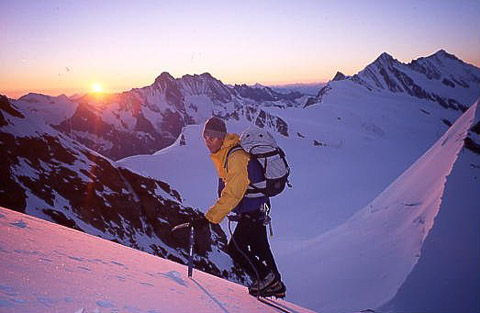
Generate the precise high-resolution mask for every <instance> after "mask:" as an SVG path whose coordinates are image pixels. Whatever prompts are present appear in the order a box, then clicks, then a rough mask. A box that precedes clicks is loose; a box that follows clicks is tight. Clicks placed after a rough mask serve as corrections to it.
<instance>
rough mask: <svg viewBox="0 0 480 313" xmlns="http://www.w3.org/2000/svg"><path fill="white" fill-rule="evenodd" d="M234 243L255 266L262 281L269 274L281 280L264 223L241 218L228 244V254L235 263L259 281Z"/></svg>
mask: <svg viewBox="0 0 480 313" xmlns="http://www.w3.org/2000/svg"><path fill="white" fill-rule="evenodd" d="M233 241H235V243H236V244H237V246H238V248H239V249H241V250H242V251H243V253H244V254H245V255H246V256H247V257H248V258H249V259H250V262H252V264H253V266H255V269H256V270H257V272H258V275H259V276H260V279H263V278H265V276H267V274H268V273H269V272H273V273H274V274H276V275H277V276H278V278H279V279H281V278H280V273H279V272H278V269H277V265H276V264H275V260H274V259H273V255H272V251H271V250H270V245H269V243H268V238H267V229H266V226H264V225H263V223H262V221H258V220H257V221H255V220H252V219H249V218H241V219H240V221H239V222H238V225H237V228H235V231H234V233H233V235H232V239H230V242H229V243H228V254H229V255H230V256H231V257H232V259H233V261H234V262H235V263H237V264H238V265H240V266H241V267H242V268H243V269H245V270H246V272H247V274H249V275H250V277H251V278H252V279H257V276H256V273H255V270H254V269H252V267H251V265H250V263H249V262H248V260H246V259H245V256H243V255H242V253H241V252H239V251H238V249H237V247H236V246H235V243H234V242H233Z"/></svg>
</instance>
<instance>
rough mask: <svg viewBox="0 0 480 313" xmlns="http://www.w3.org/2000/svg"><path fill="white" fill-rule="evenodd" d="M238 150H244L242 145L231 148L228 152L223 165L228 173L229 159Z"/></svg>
mask: <svg viewBox="0 0 480 313" xmlns="http://www.w3.org/2000/svg"><path fill="white" fill-rule="evenodd" d="M238 150H243V148H242V147H241V146H240V145H236V146H233V147H232V148H230V150H228V153H227V157H226V158H225V164H224V165H223V167H224V168H225V170H226V171H227V172H228V158H229V157H230V155H232V154H233V153H234V152H235V151H238Z"/></svg>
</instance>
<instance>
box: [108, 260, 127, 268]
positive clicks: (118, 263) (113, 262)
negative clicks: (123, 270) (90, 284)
mask: <svg viewBox="0 0 480 313" xmlns="http://www.w3.org/2000/svg"><path fill="white" fill-rule="evenodd" d="M110 263H112V264H115V265H118V266H123V267H125V265H123V264H122V263H120V262H117V261H111V262H110Z"/></svg>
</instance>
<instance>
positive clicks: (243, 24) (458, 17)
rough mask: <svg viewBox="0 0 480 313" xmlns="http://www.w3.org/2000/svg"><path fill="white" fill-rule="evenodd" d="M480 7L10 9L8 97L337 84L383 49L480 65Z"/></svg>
mask: <svg viewBox="0 0 480 313" xmlns="http://www.w3.org/2000/svg"><path fill="white" fill-rule="evenodd" d="M479 14H480V1H478V0H475V1H473V0H471V1H433V0H432V1H418V0H417V1H301V0H299V1H279V0H276V1H258V0H257V1H236V2H232V1H207V0H203V1H163V0H152V1H113V0H105V1H79V0H77V1H56V0H32V1H23V0H17V1H5V0H0V36H1V37H0V39H1V42H2V48H1V49H0V93H2V94H7V95H8V96H11V97H18V96H20V95H22V94H24V93H26V92H29V91H33V92H43V93H46V94H52V95H57V94H60V93H66V94H67V95H69V94H73V93H75V92H88V91H91V90H92V86H93V85H94V84H98V85H101V86H102V87H103V89H104V90H105V91H111V92H114V91H115V92H116V91H122V90H129V89H131V88H133V87H142V86H146V85H149V84H151V83H152V82H153V81H154V79H155V77H157V76H158V75H159V74H160V73H162V72H163V71H167V72H169V73H171V74H172V75H173V76H174V77H180V76H182V75H184V74H200V73H203V72H209V73H211V74H212V75H213V76H214V77H216V78H218V79H220V80H222V81H223V82H224V83H230V84H233V83H247V84H253V83H256V82H258V83H262V84H281V83H293V82H318V81H327V80H329V79H331V78H332V77H333V75H334V74H335V72H336V71H342V72H343V73H345V74H354V73H356V72H358V71H359V70H361V69H363V68H364V67H365V66H366V65H367V64H369V63H370V62H372V61H373V60H374V59H375V58H376V57H377V56H378V55H380V54H381V53H382V52H384V51H385V52H388V53H389V54H391V55H393V56H394V57H395V58H397V59H398V60H400V61H402V62H410V61H411V60H412V59H415V58H418V57H421V56H427V55H431V54H433V53H435V52H436V51H438V50H439V49H445V50H446V51H447V52H449V53H452V54H455V55H456V56H457V57H459V58H461V59H462V60H464V61H466V62H468V63H472V64H474V65H476V66H480V19H479V18H478V16H479Z"/></svg>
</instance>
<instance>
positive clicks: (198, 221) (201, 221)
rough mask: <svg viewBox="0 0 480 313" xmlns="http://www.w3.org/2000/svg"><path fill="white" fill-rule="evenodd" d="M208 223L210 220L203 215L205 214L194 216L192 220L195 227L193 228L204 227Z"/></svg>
mask: <svg viewBox="0 0 480 313" xmlns="http://www.w3.org/2000/svg"><path fill="white" fill-rule="evenodd" d="M209 224H210V221H209V220H207V218H206V217H205V215H202V216H201V217H197V218H195V219H193V220H192V225H193V228H195V229H202V228H205V227H207V226H208V225H209Z"/></svg>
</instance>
